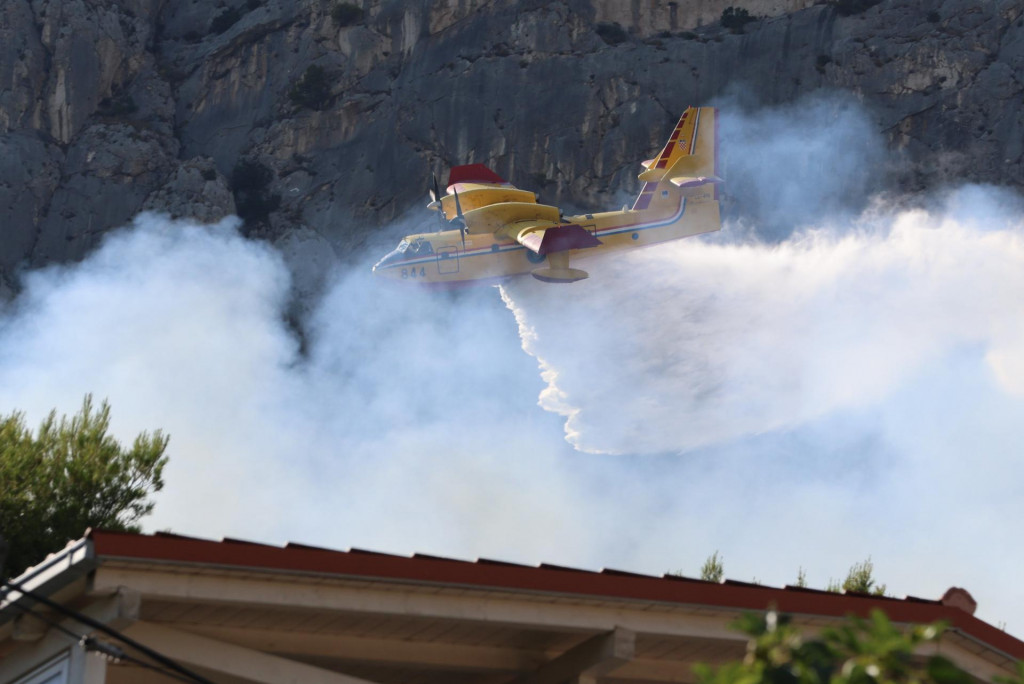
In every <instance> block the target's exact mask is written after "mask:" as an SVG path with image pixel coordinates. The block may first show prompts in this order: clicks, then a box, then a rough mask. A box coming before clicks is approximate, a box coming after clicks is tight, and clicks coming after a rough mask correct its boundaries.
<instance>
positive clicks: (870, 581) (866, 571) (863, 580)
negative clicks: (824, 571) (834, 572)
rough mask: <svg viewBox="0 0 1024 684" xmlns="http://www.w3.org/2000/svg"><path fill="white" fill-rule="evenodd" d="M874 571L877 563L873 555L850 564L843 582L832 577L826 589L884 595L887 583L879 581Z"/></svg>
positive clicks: (837, 591)
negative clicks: (873, 559)
mask: <svg viewBox="0 0 1024 684" xmlns="http://www.w3.org/2000/svg"><path fill="white" fill-rule="evenodd" d="M874 573H875V565H874V563H872V562H871V556H868V558H867V560H865V561H862V562H860V563H854V564H853V565H851V566H850V570H849V572H847V573H846V579H844V580H843V582H842V584H840V583H839V582H838V581H836V580H832V579H830V580H829V581H828V586H827V587H826V588H825V590H826V591H834V592H836V593H839V592H840V591H846V592H851V591H852V592H857V593H860V594H874V595H876V596H884V595H885V585H884V584H878V583H877V581H876V580H875V575H874Z"/></svg>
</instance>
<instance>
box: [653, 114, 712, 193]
mask: <svg viewBox="0 0 1024 684" xmlns="http://www.w3.org/2000/svg"><path fill="white" fill-rule="evenodd" d="M717 136H718V115H717V111H716V110H715V108H714V107H689V108H687V110H686V111H685V112H683V115H682V116H681V117H679V123H677V124H676V127H675V129H674V130H673V131H672V135H671V137H670V138H669V139H668V142H667V143H665V147H663V148H662V150H661V153H660V154H659V155H658V156H657V157H655V158H654V159H650V160H648V161H645V162H643V165H644V168H645V171H644V172H643V173H641V174H640V176H639V177H640V180H642V181H644V187H643V189H642V190H641V192H640V196H639V197H637V200H636V202H635V203H634V205H633V208H634V209H637V210H643V209H647V208H648V206H649V204H650V201H651V199H652V198H653V197H654V195H655V191H656V190H657V189H658V187H659V186H661V187H662V189H671V190H674V191H675V192H673V193H672V194H674V195H676V196H678V194H677V193H678V192H680V191H681V192H682V194H683V195H684V196H686V197H688V198H691V199H693V200H697V201H700V200H714V199H718V188H717V187H716V186H717V184H718V183H720V182H721V181H722V179H721V178H719V177H718V144H717ZM662 194H663V193H662Z"/></svg>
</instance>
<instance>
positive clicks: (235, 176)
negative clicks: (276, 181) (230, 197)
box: [231, 159, 281, 223]
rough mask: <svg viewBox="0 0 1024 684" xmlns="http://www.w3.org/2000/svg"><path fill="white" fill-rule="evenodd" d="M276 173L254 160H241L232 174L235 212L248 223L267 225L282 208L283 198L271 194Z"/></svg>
mask: <svg viewBox="0 0 1024 684" xmlns="http://www.w3.org/2000/svg"><path fill="white" fill-rule="evenodd" d="M273 178H274V172H273V171H271V170H270V169H269V168H267V167H266V166H264V165H263V164H261V163H259V162H258V161H255V160H252V159H240V160H239V161H238V163H237V164H235V168H234V170H233V171H232V172H231V192H232V193H233V194H234V196H235V210H236V211H237V212H238V216H239V217H240V218H242V219H243V220H244V221H245V222H246V223H265V222H266V220H267V217H268V216H270V212H272V211H274V210H275V209H277V208H278V207H279V206H281V196H280V195H278V194H276V193H271V192H270V181H271V180H273Z"/></svg>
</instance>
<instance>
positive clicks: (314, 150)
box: [0, 0, 1024, 278]
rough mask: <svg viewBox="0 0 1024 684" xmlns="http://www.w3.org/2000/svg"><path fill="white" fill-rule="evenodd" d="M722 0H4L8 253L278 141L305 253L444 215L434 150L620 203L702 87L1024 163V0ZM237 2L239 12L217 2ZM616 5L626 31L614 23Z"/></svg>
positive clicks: (577, 195) (893, 140) (271, 228)
mask: <svg viewBox="0 0 1024 684" xmlns="http://www.w3.org/2000/svg"><path fill="white" fill-rule="evenodd" d="M717 1H718V0H715V2H717ZM715 2H711V0H707V1H706V2H702V3H701V4H700V10H699V12H697V13H696V14H695V15H694V16H697V19H695V20H693V21H691V20H690V18H689V17H680V16H679V14H680V12H679V11H677V12H676V13H675V16H674V17H673V12H672V10H671V7H668V6H667V5H665V4H664V3H658V2H655V3H631V4H624V3H614V2H611V1H610V0H508V1H507V2H501V3H489V2H482V1H481V0H437V1H433V2H428V1H427V0H413V1H411V2H410V1H409V0H367V2H365V3H363V7H364V9H365V11H366V15H365V17H364V18H363V20H362V21H359V22H357V23H356V25H353V26H348V27H339V26H336V25H335V23H334V22H333V21H332V19H331V17H330V8H331V3H329V2H322V1H321V0H264V1H263V2H261V3H260V2H248V1H247V0H246V1H243V0H227V1H226V2H225V3H222V5H221V6H218V7H216V8H214V7H212V6H211V4H210V3H205V2H190V1H186V2H173V3H171V2H163V1H161V0H125V1H122V2H101V1H100V0H31V2H29V0H8V2H6V3H4V4H3V7H2V8H0V39H2V40H0V136H2V137H0V151H2V152H4V158H0V225H4V226H5V227H7V232H8V233H9V235H7V236H5V237H6V239H5V241H4V243H3V245H2V246H0V267H5V268H7V269H8V270H9V269H10V268H13V267H14V266H15V265H16V264H19V263H22V262H23V261H24V260H25V259H26V258H30V259H31V261H32V263H37V264H38V263H45V262H48V261H66V260H69V259H75V258H79V257H81V256H82V255H83V254H85V253H86V252H87V251H88V249H90V248H91V246H92V245H94V244H95V242H96V240H97V239H98V236H100V235H102V233H103V232H104V231H106V230H109V229H110V228H113V227H116V226H118V225H121V224H123V223H125V222H126V221H128V220H129V219H130V218H131V217H132V215H133V214H134V213H135V212H137V211H139V210H141V209H143V208H152V209H159V210H162V211H166V212H169V213H171V214H173V215H180V216H190V217H193V218H196V219H198V220H203V221H213V220H216V219H218V218H219V217H220V216H222V215H223V214H224V213H225V212H229V211H232V210H233V206H234V205H233V201H232V200H231V199H229V197H228V187H229V184H230V183H229V180H228V179H230V177H231V173H232V170H233V169H234V168H235V165H236V164H237V163H238V162H239V160H241V159H253V160H259V161H260V162H261V163H262V164H264V165H265V166H267V167H268V168H269V169H270V170H271V172H272V173H271V175H272V180H271V183H270V187H269V188H268V192H269V193H271V194H273V195H278V196H280V198H281V201H280V205H279V207H278V208H277V209H276V210H275V211H273V212H272V213H271V214H270V216H269V218H268V219H267V220H266V222H265V223H264V224H262V225H260V226H250V227H248V228H247V230H246V233H247V234H249V235H258V236H263V237H266V238H268V239H271V240H275V241H278V242H280V244H282V245H287V246H288V249H291V250H292V252H293V253H294V254H297V255H303V256H302V258H312V252H313V251H314V248H315V249H320V248H321V247H322V248H323V249H325V250H326V245H330V246H331V248H332V249H333V250H334V251H335V252H336V253H338V254H341V255H345V254H347V253H349V252H350V251H351V250H355V249H358V248H360V247H361V246H363V245H365V244H367V242H368V241H370V240H373V239H374V236H375V232H376V230H377V229H378V227H379V226H381V225H383V224H387V223H389V222H391V221H394V220H396V219H399V218H402V219H403V220H405V217H410V216H411V217H413V218H411V219H409V220H410V221H411V222H412V224H413V227H415V226H417V225H419V223H420V222H422V227H423V228H428V226H429V225H430V224H429V222H430V219H431V216H430V215H429V214H427V213H426V212H422V211H421V210H420V209H419V208H420V207H421V206H422V204H423V203H424V201H425V200H424V198H425V194H426V189H427V186H428V183H429V178H430V174H431V172H434V173H437V174H438V175H439V177H440V178H441V179H442V180H443V178H444V176H445V173H446V171H447V169H448V168H449V167H451V166H453V165H456V164H462V163H470V162H483V163H487V164H489V165H491V166H492V167H493V168H494V169H495V170H496V171H498V172H499V173H500V174H502V175H504V176H505V177H506V178H508V179H509V180H511V181H512V182H514V183H516V184H517V185H520V186H523V187H527V188H530V189H532V190H536V191H537V192H538V193H539V194H540V196H541V199H542V200H543V201H546V202H551V203H557V204H560V205H564V206H566V207H567V208H581V209H582V208H603V207H612V206H618V205H620V204H621V203H622V201H623V198H624V197H625V196H627V195H628V194H630V193H632V192H635V191H636V189H637V179H636V173H637V166H636V162H637V161H638V160H639V159H642V158H646V157H647V156H649V155H650V154H651V153H653V152H654V151H655V150H656V149H657V148H658V147H659V146H660V145H661V143H662V142H663V141H662V138H663V136H664V132H665V131H667V130H669V129H670V128H671V126H672V123H673V122H674V121H675V119H676V117H677V116H678V115H679V112H680V111H681V110H682V109H683V108H684V107H685V106H687V105H689V104H708V103H718V104H722V105H724V106H730V107H736V108H739V109H743V108H750V107H753V106H763V105H780V104H784V103H789V102H794V101H797V100H801V101H802V100H803V99H805V98H807V97H808V96H811V95H814V94H817V93H828V92H838V93H843V94H845V95H846V96H850V97H853V98H856V99H858V100H859V101H860V102H862V103H863V105H864V107H865V110H866V111H867V112H868V116H869V117H870V127H871V128H872V130H873V132H877V133H881V134H883V135H884V138H885V141H886V143H887V144H888V146H889V148H890V150H891V151H892V152H893V153H895V157H896V159H897V160H899V163H898V164H894V165H892V167H891V168H890V169H888V173H889V174H890V175H889V177H887V178H885V179H884V182H885V184H886V186H888V187H890V188H894V189H896V190H904V191H910V192H913V191H917V190H920V189H922V188H926V187H929V186H932V185H936V184H944V183H949V182H953V181H977V182H988V183H996V184H1007V185H1013V186H1017V187H1021V186H1024V107H1022V106H1021V103H1022V102H1024V79H1022V77H1021V76H1020V75H1021V74H1022V73H1024V28H1022V27H1024V8H1022V6H1021V4H1020V2H1019V0H993V1H992V2H985V3H978V2H976V0H925V2H918V1H917V0H884V1H883V2H882V3H880V4H879V5H877V6H875V7H872V8H871V9H869V10H867V11H865V12H863V13H860V14H856V15H853V16H845V17H844V16H840V15H839V14H838V13H837V12H836V11H835V9H834V8H832V7H830V6H828V5H826V4H811V2H810V0H749V2H735V3H732V2H729V4H736V5H739V6H745V7H747V8H749V9H750V10H751V12H752V13H753V14H755V15H758V16H762V15H767V17H766V18H762V19H759V20H758V21H756V22H754V23H751V24H749V25H748V26H747V27H746V29H745V31H744V32H743V33H739V34H734V33H731V32H729V31H726V30H724V29H722V28H721V27H720V26H719V25H718V24H717V22H715V21H709V20H708V18H709V17H711V18H713V17H714V16H715V13H716V12H718V11H719V7H718V5H717V4H715ZM801 8H802V9H801ZM791 10H796V11H791ZM221 13H228V16H229V18H230V19H232V21H226V20H220V21H218V22H216V25H215V19H216V18H217V16H218V15H219V14H221ZM698 15H699V16H698ZM602 21H613V22H617V23H620V24H621V25H622V26H623V27H624V28H625V29H626V33H625V37H626V39H625V40H624V41H623V42H621V43H618V44H615V45H609V44H608V43H607V42H606V41H605V40H603V39H602V38H601V37H600V36H599V35H598V33H597V32H596V30H595V28H596V25H597V23H598V22H602ZM694 21H695V22H696V23H699V24H702V25H701V26H700V28H697V29H694V30H693V31H684V30H682V29H684V28H692V27H693V26H694ZM213 29H216V30H213ZM311 65H316V66H319V67H321V68H323V69H324V70H325V72H326V73H327V75H328V79H329V84H328V93H327V103H326V106H325V107H323V110H322V111H315V110H311V109H308V108H304V107H302V106H299V105H298V104H296V102H295V101H294V100H293V98H292V97H291V92H292V89H293V88H294V87H295V86H296V83H298V82H299V79H300V78H301V77H302V75H303V74H304V73H305V72H306V70H307V69H308V68H309V67H310V66H311ZM210 177H212V178H213V180H207V179H208V178H210ZM741 204H742V203H737V206H738V207H739V208H740V209H742V206H741ZM295 231H300V232H299V233H296V232H295ZM295 235H300V236H302V239H301V240H300V242H299V243H298V244H301V245H304V246H303V247H302V248H301V249H298V248H294V249H293V247H294V244H293V241H294V240H298V238H297V237H295ZM314 235H315V236H317V237H316V239H313V236H314ZM286 236H291V237H287V239H286ZM309 245H312V246H313V247H309ZM7 277H8V278H9V277H10V276H9V275H8V276H7Z"/></svg>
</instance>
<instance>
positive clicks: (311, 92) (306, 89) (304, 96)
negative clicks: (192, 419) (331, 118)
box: [288, 64, 331, 110]
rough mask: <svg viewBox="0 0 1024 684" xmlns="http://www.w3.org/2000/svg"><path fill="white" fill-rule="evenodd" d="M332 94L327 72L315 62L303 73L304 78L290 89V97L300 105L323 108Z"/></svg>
mask: <svg viewBox="0 0 1024 684" xmlns="http://www.w3.org/2000/svg"><path fill="white" fill-rule="evenodd" d="M330 96H331V89H330V87H329V86H328V84H327V72H326V71H324V68H323V67H321V66H317V65H315V64H313V65H311V66H310V67H309V68H308V69H306V71H305V72H304V73H303V74H302V78H300V79H299V80H298V82H297V83H296V84H295V85H294V86H292V89H291V90H290V91H288V99H290V100H291V101H292V102H294V103H295V104H297V105H299V106H300V107H308V108H310V109H316V110H321V109H323V108H324V105H326V104H327V99H328V98H329V97H330Z"/></svg>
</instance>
